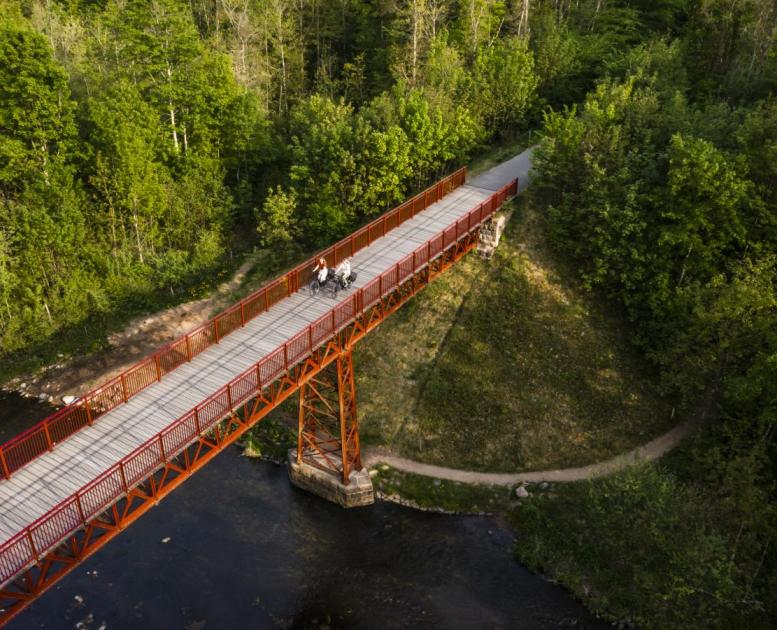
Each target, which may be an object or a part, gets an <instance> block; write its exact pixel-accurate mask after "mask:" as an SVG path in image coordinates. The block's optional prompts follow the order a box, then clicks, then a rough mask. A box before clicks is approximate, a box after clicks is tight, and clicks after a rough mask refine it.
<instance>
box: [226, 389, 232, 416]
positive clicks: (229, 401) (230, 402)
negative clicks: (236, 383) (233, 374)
mask: <svg viewBox="0 0 777 630" xmlns="http://www.w3.org/2000/svg"><path fill="white" fill-rule="evenodd" d="M227 403H229V410H230V411H232V388H231V387H230V386H229V383H227Z"/></svg>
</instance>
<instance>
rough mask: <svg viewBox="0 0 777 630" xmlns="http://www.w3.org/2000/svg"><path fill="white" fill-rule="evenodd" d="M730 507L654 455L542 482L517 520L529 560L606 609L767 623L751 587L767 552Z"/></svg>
mask: <svg viewBox="0 0 777 630" xmlns="http://www.w3.org/2000/svg"><path fill="white" fill-rule="evenodd" d="M761 498H762V497H761ZM761 508H762V513H763V514H762V515H763V516H765V515H766V514H767V513H769V512H772V511H773V510H772V509H771V508H770V507H768V504H767V505H763V504H762V506H761ZM732 517H733V514H732V512H731V511H730V510H729V506H728V505H726V504H721V503H719V502H717V501H714V500H712V497H710V496H707V495H706V494H705V492H704V491H703V490H700V489H699V488H697V487H695V486H694V485H692V484H689V483H685V482H682V481H681V480H679V479H677V478H676V477H675V476H674V475H672V474H671V473H670V472H669V471H667V470H666V469H665V468H662V467H657V466H652V465H647V464H646V465H641V466H636V467H632V468H629V469H627V470H626V471H624V472H622V473H618V474H616V475H613V476H611V477H608V478H605V479H601V480H596V481H589V482H577V483H573V484H568V485H555V486H553V487H552V488H550V489H548V490H546V491H544V492H543V491H536V490H535V492H534V493H533V496H532V497H531V498H530V499H528V500H526V501H523V502H521V503H520V505H519V507H518V508H517V509H516V510H515V511H514V512H513V514H512V515H511V521H512V522H513V524H514V526H515V528H516V530H517V534H518V542H517V545H516V553H517V555H518V557H519V558H520V559H521V561H522V562H525V563H527V564H528V565H529V566H531V567H533V568H534V569H536V570H538V571H542V572H545V573H551V574H552V575H554V576H555V577H556V579H560V580H562V581H564V582H565V583H567V584H569V585H570V587H571V588H572V589H573V591H574V592H575V593H577V594H578V595H580V596H581V597H582V598H583V599H584V601H585V602H586V604H587V605H588V606H590V607H591V608H592V609H593V610H594V611H596V612H598V613H600V614H604V615H605V616H606V617H608V618H612V619H616V620H621V619H628V620H630V621H631V622H632V623H634V624H635V625H637V626H639V627H645V628H677V627H679V626H682V627H684V628H726V627H734V626H736V627H758V626H759V625H763V626H764V627H765V624H766V623H767V617H766V616H765V615H764V612H763V604H764V602H763V601H762V600H760V599H759V597H758V596H757V595H755V593H754V592H753V583H754V580H756V579H757V578H758V576H759V574H760V573H761V569H762V567H761V566H760V561H761V555H760V553H759V549H758V546H757V545H752V546H751V545H749V544H748V542H746V535H744V536H743V533H742V530H738V523H736V522H733V523H732ZM771 517H772V518H773V514H772V515H771ZM733 520H734V521H735V519H733ZM737 531H739V536H738V535H737Z"/></svg>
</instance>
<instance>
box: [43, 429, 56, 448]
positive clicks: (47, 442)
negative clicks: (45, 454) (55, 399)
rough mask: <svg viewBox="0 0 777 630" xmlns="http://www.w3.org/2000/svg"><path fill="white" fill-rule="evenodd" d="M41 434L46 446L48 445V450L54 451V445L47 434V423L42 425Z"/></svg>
mask: <svg viewBox="0 0 777 630" xmlns="http://www.w3.org/2000/svg"><path fill="white" fill-rule="evenodd" d="M43 433H44V435H45V436H46V444H48V445H49V450H50V451H51V450H54V444H52V442H51V434H50V433H49V423H48V422H44V423H43Z"/></svg>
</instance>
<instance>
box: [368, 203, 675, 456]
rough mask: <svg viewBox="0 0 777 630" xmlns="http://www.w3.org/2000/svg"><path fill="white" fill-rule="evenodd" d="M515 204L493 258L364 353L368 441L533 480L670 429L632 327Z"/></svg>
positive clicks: (475, 262)
mask: <svg viewBox="0 0 777 630" xmlns="http://www.w3.org/2000/svg"><path fill="white" fill-rule="evenodd" d="M513 204H514V208H515V213H514V216H513V218H512V220H511V222H510V223H509V224H508V228H507V231H506V234H505V235H504V237H503V241H502V244H501V245H500V247H499V249H498V250H497V253H496V255H495V256H494V258H493V259H492V260H491V261H483V260H480V259H479V258H478V257H477V256H475V255H470V256H468V257H467V258H466V259H465V260H464V261H463V262H462V263H460V264H459V265H457V266H456V267H455V268H453V269H451V270H450V271H448V272H446V274H444V275H443V276H441V277H440V278H439V279H438V280H437V281H435V283H433V284H432V285H431V286H430V287H429V288H428V289H426V290H425V291H424V292H423V293H422V294H420V295H419V296H418V297H416V298H415V299H414V300H413V301H412V302H411V303H410V304H408V305H407V306H406V307H404V308H403V309H401V310H400V311H399V312H398V313H397V314H396V315H394V316H392V317H391V318H390V319H389V320H387V321H386V322H385V323H384V324H383V325H382V326H381V328H380V329H379V330H378V331H376V333H373V334H371V335H370V336H369V337H368V338H367V339H366V340H365V341H364V342H362V344H361V345H360V347H358V349H357V356H356V365H357V377H358V382H357V389H358V397H359V402H360V407H359V413H360V417H361V427H362V428H361V431H362V437H363V439H364V440H365V441H366V442H367V443H380V444H384V445H387V446H389V447H390V448H392V449H393V450H394V451H396V452H397V453H398V454H401V455H403V456H405V457H410V458H413V459H417V460H420V461H424V462H427V463H432V464H440V465H445V466H452V467H459V468H470V469H474V470H484V471H519V470H530V469H544V468H554V467H565V466H577V465H585V464H589V463H592V462H595V461H599V460H602V459H606V458H609V457H611V456H613V455H615V454H618V453H621V452H623V451H626V450H628V449H631V448H633V447H634V446H636V445H638V444H641V443H643V442H645V441H648V440H649V439H651V438H652V437H654V436H655V435H657V434H659V433H660V432H662V431H663V430H665V429H666V428H667V427H668V425H669V424H670V415H671V414H670V412H669V409H667V405H666V403H664V402H662V401H661V400H660V399H659V397H658V395H657V393H656V392H655V390H654V388H653V386H652V384H651V378H650V376H649V375H648V374H646V371H645V368H644V367H643V365H642V364H641V362H640V360H639V358H638V357H637V355H636V353H635V352H634V351H633V350H632V348H631V347H630V346H629V344H628V341H627V340H626V336H625V334H622V331H621V325H620V322H619V321H618V320H617V318H615V317H613V316H610V315H609V314H608V313H606V312H604V311H603V310H602V309H600V308H597V307H595V305H594V304H593V301H592V300H591V299H589V297H588V296H587V295H585V293H584V292H583V291H582V290H579V289H578V288H577V287H576V286H575V285H574V284H573V282H572V281H571V280H570V278H571V274H567V273H565V270H564V269H563V267H562V266H561V265H560V264H559V263H558V262H557V261H555V260H554V259H553V257H551V256H550V255H549V253H548V252H547V250H546V249H545V247H544V245H543V221H542V220H541V218H540V217H538V216H537V215H536V214H535V212H534V211H533V210H532V208H531V203H530V199H529V198H528V197H527V196H523V197H521V198H520V201H516V202H513ZM411 340H412V343H411Z"/></svg>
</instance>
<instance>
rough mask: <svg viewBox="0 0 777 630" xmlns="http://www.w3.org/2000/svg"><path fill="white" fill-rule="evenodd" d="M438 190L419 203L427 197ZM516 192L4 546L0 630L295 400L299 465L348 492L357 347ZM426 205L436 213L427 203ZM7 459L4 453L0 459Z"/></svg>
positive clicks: (442, 190) (340, 254) (505, 191)
mask: <svg viewBox="0 0 777 630" xmlns="http://www.w3.org/2000/svg"><path fill="white" fill-rule="evenodd" d="M453 177H458V178H459V179H460V181H459V179H457V180H453V179H452V178H453ZM463 178H464V171H463V170H462V171H459V172H457V173H456V174H454V176H451V178H447V179H446V180H443V182H440V183H438V184H435V186H433V187H431V188H430V189H429V190H433V189H436V193H435V195H434V197H436V199H439V198H441V197H442V196H443V195H444V194H446V193H447V192H448V191H449V190H450V187H452V186H453V185H454V183H453V182H457V183H456V184H455V185H458V184H459V183H461V182H463ZM429 190H427V191H425V192H424V193H422V194H421V195H422V196H428V194H429ZM516 190H517V180H516V181H514V182H512V183H510V184H508V185H506V186H505V187H503V188H502V189H501V190H499V191H497V192H495V193H494V194H493V195H492V196H491V197H490V198H489V199H487V200H486V201H484V202H483V203H481V204H479V206H478V207H477V208H475V209H474V210H472V211H471V212H469V213H468V214H467V215H466V216H465V217H464V218H462V219H460V220H458V221H456V222H455V223H454V224H452V225H451V226H449V227H448V228H447V229H445V230H443V231H442V232H440V233H439V234H438V235H437V236H435V237H434V238H432V239H430V240H429V241H427V242H426V243H424V244H423V245H421V246H420V247H419V248H418V249H416V250H415V251H414V252H413V253H412V254H411V255H409V256H407V257H406V258H404V259H403V260H401V261H400V262H399V263H397V264H396V265H395V266H394V267H393V268H392V269H389V270H388V271H386V272H385V273H383V274H381V275H380V276H379V277H378V278H376V279H375V280H373V281H371V282H370V283H368V284H367V285H366V286H364V287H363V288H361V289H359V290H358V291H357V292H356V293H355V294H353V295H352V296H351V297H350V298H348V299H347V300H345V301H344V302H341V303H340V304H338V306H336V307H335V308H333V309H332V310H331V311H330V312H329V313H327V315H325V316H324V317H322V318H320V319H319V320H318V321H316V322H314V323H313V324H311V325H310V326H309V327H308V329H307V330H305V331H303V332H302V333H300V334H299V335H297V336H295V337H294V338H292V339H291V340H290V341H288V342H287V343H285V344H283V346H282V347H281V348H279V349H278V350H277V351H275V352H273V353H272V354H270V355H268V356H266V357H264V358H263V359H262V360H261V361H259V362H258V363H257V364H256V365H254V366H253V367H251V368H250V369H249V370H247V371H245V372H244V373H243V374H241V375H240V376H238V377H237V378H235V379H234V380H233V381H231V382H230V383H228V384H227V385H226V386H224V387H223V388H221V389H220V390H219V391H218V392H216V393H215V394H213V395H212V396H210V397H209V398H207V399H206V400H205V401H203V402H202V403H200V404H199V405H197V406H196V407H195V408H194V409H193V410H192V411H191V412H190V413H188V414H186V415H184V416H183V417H181V418H179V420H177V421H176V422H175V423H173V424H172V425H170V426H169V427H167V428H166V429H165V430H164V431H162V432H160V433H159V434H158V435H157V436H156V437H155V438H153V439H152V440H149V441H148V442H146V443H145V444H143V445H141V446H140V447H139V448H138V449H136V450H135V451H134V452H133V453H131V454H130V455H129V456H127V457H126V458H124V459H123V460H122V461H120V462H118V463H117V464H116V465H115V466H113V467H111V468H110V469H109V470H107V471H105V472H104V473H103V474H102V475H100V476H99V477H97V478H96V479H94V480H93V481H92V482H90V483H89V484H88V485H87V486H85V487H84V488H82V489H81V490H80V491H79V492H77V493H76V494H75V495H73V496H71V497H70V498H68V499H67V500H65V501H63V502H62V503H60V504H59V505H58V506H56V507H55V508H54V509H52V510H51V511H50V512H49V513H47V514H45V515H44V516H43V517H41V518H40V519H38V521H36V522H35V523H33V524H31V525H30V526H28V527H26V528H25V529H24V530H22V531H21V532H19V533H18V534H17V535H16V536H14V537H12V538H11V539H9V540H8V541H6V542H5V543H3V544H2V545H0V626H2V625H4V624H5V623H6V622H7V621H9V620H10V619H11V618H13V617H14V616H16V615H17V614H18V613H19V612H21V610H23V609H24V607H25V606H26V605H28V604H29V603H30V602H31V601H33V600H34V599H35V598H37V597H38V596H39V595H40V594H41V593H43V592H44V591H45V590H46V589H47V588H49V587H50V586H51V585H52V584H54V583H55V582H56V581H57V580H59V579H60V578H62V577H63V576H64V575H66V574H67V573H68V572H70V571H71V570H73V569H74V568H75V567H76V566H78V565H79V564H80V563H81V562H82V561H83V560H84V559H85V558H87V557H89V556H90V555H92V554H93V553H94V552H95V551H97V550H98V549H100V548H101V547H102V546H103V545H105V544H106V543H107V542H109V541H110V540H112V539H113V538H114V537H115V536H117V535H118V534H119V533H120V532H121V531H122V530H123V529H124V528H126V527H127V526H128V525H130V524H131V523H132V522H134V521H135V520H136V519H137V518H139V517H140V516H142V515H143V514H144V513H145V512H146V511H147V510H148V509H149V508H151V507H153V506H154V505H156V504H157V503H158V502H159V501H160V500H161V499H163V498H164V497H165V496H167V495H168V494H169V493H170V492H172V491H173V490H174V489H175V488H176V487H178V485H180V484H181V483H183V482H184V481H185V480H186V479H187V478H188V477H189V476H191V475H192V474H194V473H195V472H196V471H197V470H199V469H200V468H202V467H203V466H205V465H206V464H207V463H208V462H209V461H210V460H211V459H212V458H213V457H215V456H216V455H217V454H218V453H220V452H221V451H222V450H224V449H225V448H227V447H228V446H230V445H231V444H234V443H235V442H236V441H237V440H238V439H240V437H241V436H243V435H244V434H245V433H246V432H247V431H248V430H249V429H250V428H251V427H252V426H254V425H255V424H256V423H257V422H259V421H260V420H261V419H262V418H264V417H265V416H266V415H267V414H268V413H269V412H271V411H272V410H273V409H275V408H276V407H278V405H280V404H281V403H282V402H283V401H285V400H286V399H288V398H289V397H290V396H292V395H294V394H295V393H297V392H299V393H300V397H299V432H298V447H297V461H298V462H302V461H305V462H307V463H309V464H311V465H313V466H317V467H319V468H322V469H324V470H327V471H328V472H331V473H332V474H334V475H337V476H338V477H339V478H340V479H341V480H342V482H343V483H344V484H348V483H349V476H350V473H351V471H353V470H360V469H361V460H360V451H359V435H358V421H357V414H356V392H355V385H354V366H353V358H352V349H353V346H354V345H355V344H356V343H357V342H358V341H359V340H360V339H362V338H363V337H364V336H365V335H367V334H368V333H369V332H370V331H371V330H373V329H374V328H376V327H377V326H379V325H380V324H381V323H382V322H383V321H384V320H385V319H386V317H388V316H389V315H391V314H392V313H393V312H394V311H396V310H397V309H398V308H400V307H401V306H402V305H403V304H404V303H405V302H407V301H408V300H409V299H411V298H412V297H413V296H414V295H415V294H416V293H417V292H419V291H421V290H422V289H424V288H425V287H426V286H427V285H428V284H429V283H430V282H432V281H433V280H434V278H435V277H436V276H438V275H439V274H441V273H443V272H444V271H445V270H446V269H448V268H450V267H451V266H452V265H453V264H455V263H456V262H457V261H458V260H460V259H461V258H462V257H463V256H464V255H465V254H466V253H467V252H469V251H470V250H472V249H473V248H475V247H477V242H478V235H479V231H480V227H481V226H482V225H483V223H484V222H486V221H488V220H490V217H491V216H492V214H493V213H494V212H495V211H496V210H497V209H498V208H499V207H500V206H501V204H502V202H503V201H504V200H505V199H506V198H507V197H508V196H512V195H514V194H515V192H516ZM419 197H420V196H419ZM416 199H418V197H416V198H414V199H413V200H410V202H408V203H409V204H411V205H410V207H411V213H410V216H412V215H413V212H412V209H413V204H414V203H416ZM405 205H407V204H405ZM423 205H424V206H425V205H428V201H427V202H426V203H424V204H423ZM403 207H404V206H403ZM403 207H400V208H398V209H395V210H394V211H392V212H391V213H387V215H384V216H383V217H381V218H380V219H378V220H377V221H375V222H373V223H372V224H370V225H369V226H365V228H362V230H360V231H359V232H357V233H356V234H355V235H352V236H351V237H349V238H350V241H349V239H345V240H344V241H342V242H341V243H338V244H337V245H335V246H334V247H332V248H330V250H327V251H326V252H324V255H325V256H326V258H327V262H328V263H329V264H330V265H335V264H337V263H338V262H339V260H342V259H343V258H345V257H346V255H348V252H350V255H352V254H353V251H354V237H357V236H358V234H359V233H363V232H364V230H367V233H368V234H370V230H372V229H374V227H373V226H374V225H375V224H378V223H379V222H380V221H384V223H383V234H385V232H386V223H385V221H386V217H390V216H391V214H392V213H396V214H397V216H396V218H395V219H392V220H393V221H394V226H396V225H398V224H399V223H401V211H402V208H403ZM389 229H390V228H389ZM368 241H369V238H368ZM347 242H350V249H349V250H348V251H345V250H344V249H342V245H343V243H347ZM309 266H310V265H309V263H305V264H304V265H301V266H300V267H298V268H297V269H295V270H293V271H292V272H290V273H289V274H287V275H286V276H284V278H283V281H282V283H283V286H284V290H286V291H288V292H289V293H291V292H292V291H296V290H298V289H299V287H300V284H301V282H300V277H301V270H302V269H308V268H309ZM273 286H278V281H276V282H275V283H273V284H271V285H270V287H269V288H270V290H272V287H273ZM261 291H264V294H263V296H264V297H263V299H264V304H265V308H269V305H268V288H264V289H262V290H260V292H257V293H261ZM255 295H256V294H254V295H252V296H249V298H246V300H244V301H243V302H241V303H240V304H238V305H236V307H232V308H231V309H228V310H227V311H225V313H223V314H222V315H221V316H219V318H223V319H222V320H220V319H219V318H216V319H215V320H212V321H211V322H209V323H208V324H206V325H205V326H206V327H208V326H211V327H212V328H211V329H210V330H212V332H211V333H209V339H211V340H213V339H215V342H218V338H219V333H220V331H222V335H223V334H228V331H226V332H224V330H225V326H224V323H223V321H224V319H226V318H231V320H233V321H234V320H235V313H238V314H239V317H238V318H237V321H238V325H239V322H240V321H241V319H242V321H243V323H245V313H246V303H250V300H252V299H254V298H255ZM236 308H237V310H236ZM201 329H202V327H201V328H200V329H198V330H197V331H194V332H193V333H190V335H188V336H186V337H185V341H184V342H183V345H181V344H182V342H181V340H179V341H177V342H174V343H173V344H170V346H168V347H167V348H165V349H163V350H162V351H160V353H157V354H156V355H154V357H152V365H154V366H156V370H155V371H156V374H157V377H158V379H161V378H162V374H163V372H164V369H160V367H159V366H160V365H162V366H164V365H165V363H164V359H163V360H162V361H161V362H160V358H159V356H160V355H162V353H164V352H166V351H168V348H170V347H176V344H178V347H179V350H178V353H179V354H182V355H183V358H184V360H185V359H186V357H187V356H188V358H189V360H191V357H192V350H191V348H192V347H193V345H194V342H193V339H194V336H195V335H197V334H200V333H199V332H198V331H200V330H201ZM146 361H148V360H146ZM136 367H137V366H136ZM133 369H136V368H131V370H133ZM131 370H130V371H131ZM114 380H116V379H114ZM125 383H126V381H125V377H124V375H122V377H121V380H120V381H119V388H120V389H119V390H118V391H120V392H121V393H120V394H119V398H121V397H122V396H123V397H124V400H125V401H126V399H127V389H126V384H125ZM114 387H115V386H114ZM103 389H104V388H103ZM100 395H102V393H101V391H97V393H96V394H92V395H90V396H92V399H91V400H93V401H96V400H97V399H98V397H99V396H100ZM79 405H80V406H79ZM73 407H74V408H75V410H76V413H78V414H80V415H81V416H83V418H84V420H85V421H86V422H88V424H91V422H93V421H94V419H96V417H98V414H97V413H96V412H95V410H96V409H98V407H97V406H96V404H95V402H92V409H91V411H90V398H89V397H88V396H87V397H84V399H81V400H80V401H77V403H76V404H75V405H74V406H73ZM66 410H67V408H66ZM70 413H72V411H71V412H70ZM92 416H94V418H93V417H92ZM54 420H56V417H54ZM51 421H52V419H47V421H44V423H41V424H42V425H43V428H40V426H38V427H33V429H34V430H36V431H40V432H43V433H44V434H45V436H46V441H45V442H43V443H44V444H45V445H46V446H47V447H48V448H53V445H54V444H53V443H52V440H51V438H50V437H49V435H50V432H51V429H50V428H49V426H48V425H46V424H45V422H51ZM27 434H32V435H35V434H34V433H31V432H27ZM6 452H7V451H6ZM2 454H3V451H2V450H0V456H2ZM30 459H31V458H30ZM28 461H29V460H28ZM2 470H3V473H4V476H6V477H10V474H11V468H10V467H9V465H8V463H7V459H5V458H3V459H2Z"/></svg>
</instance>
